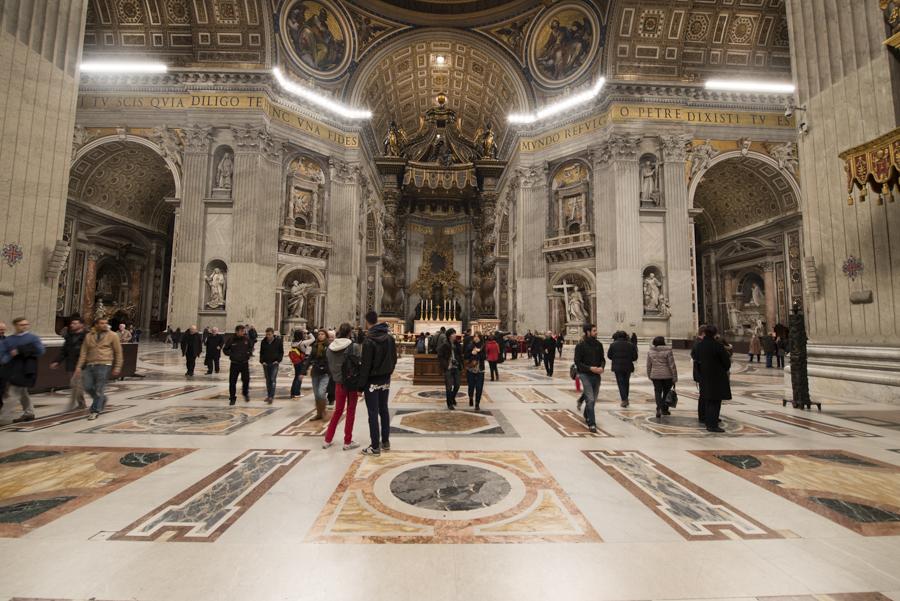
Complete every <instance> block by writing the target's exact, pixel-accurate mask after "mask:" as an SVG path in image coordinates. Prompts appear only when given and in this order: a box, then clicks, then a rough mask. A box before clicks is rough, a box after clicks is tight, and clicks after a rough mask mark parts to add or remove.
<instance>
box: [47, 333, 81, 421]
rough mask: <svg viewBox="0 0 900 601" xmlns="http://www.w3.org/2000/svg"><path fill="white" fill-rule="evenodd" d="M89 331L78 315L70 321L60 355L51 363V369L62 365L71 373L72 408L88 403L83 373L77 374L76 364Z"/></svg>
mask: <svg viewBox="0 0 900 601" xmlns="http://www.w3.org/2000/svg"><path fill="white" fill-rule="evenodd" d="M86 333H87V331H86V330H85V329H84V324H83V323H82V322H81V319H80V318H78V317H73V318H72V319H71V320H70V321H69V327H67V328H66V331H65V333H64V334H63V345H62V348H60V349H59V355H57V356H56V361H54V362H53V363H51V364H50V369H59V366H60V365H62V366H63V367H64V368H65V370H66V373H68V374H70V378H69V388H70V389H71V396H70V400H71V405H70V408H71V409H85V408H86V407H87V404H86V403H85V402H84V386H82V384H81V374H80V373H79V374H78V375H77V376H76V375H75V366H76V364H77V363H78V356H79V355H81V345H82V344H84V336H85V334H86Z"/></svg>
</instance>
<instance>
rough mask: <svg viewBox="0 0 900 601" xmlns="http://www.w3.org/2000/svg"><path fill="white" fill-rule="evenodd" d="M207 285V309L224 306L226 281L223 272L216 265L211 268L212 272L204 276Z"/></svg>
mask: <svg viewBox="0 0 900 601" xmlns="http://www.w3.org/2000/svg"><path fill="white" fill-rule="evenodd" d="M204 279H205V280H206V284H207V285H208V286H209V300H208V301H206V306H207V308H209V309H221V308H223V307H225V289H226V287H227V286H228V283H227V281H226V279H225V272H223V271H222V270H221V269H219V268H218V267H215V268H213V270H212V273H211V274H209V275H208V276H206V277H205V278H204Z"/></svg>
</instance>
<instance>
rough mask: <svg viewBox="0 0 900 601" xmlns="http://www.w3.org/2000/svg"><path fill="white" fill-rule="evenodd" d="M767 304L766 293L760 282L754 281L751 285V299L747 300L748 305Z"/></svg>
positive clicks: (760, 305) (758, 305)
mask: <svg viewBox="0 0 900 601" xmlns="http://www.w3.org/2000/svg"><path fill="white" fill-rule="evenodd" d="M765 304H766V295H765V293H764V292H763V291H762V288H760V286H759V284H757V283H756V282H753V285H752V286H751V287H750V300H749V301H747V306H748V307H763V306H765Z"/></svg>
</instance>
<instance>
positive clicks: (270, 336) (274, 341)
mask: <svg viewBox="0 0 900 601" xmlns="http://www.w3.org/2000/svg"><path fill="white" fill-rule="evenodd" d="M283 358H284V343H283V342H282V341H281V338H279V337H278V336H276V335H275V330H274V329H273V328H266V335H265V336H264V337H263V339H262V342H260V343H259V362H260V363H262V366H263V373H264V374H265V376H266V402H267V403H268V404H270V405H271V404H272V400H274V399H275V380H276V378H278V364H279V363H281V360H282V359H283Z"/></svg>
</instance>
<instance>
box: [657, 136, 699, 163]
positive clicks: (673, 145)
mask: <svg viewBox="0 0 900 601" xmlns="http://www.w3.org/2000/svg"><path fill="white" fill-rule="evenodd" d="M659 139H660V142H661V143H662V154H663V160H665V161H666V162H676V161H684V160H686V159H687V157H688V152H689V151H690V144H691V140H692V139H693V138H692V137H691V135H690V134H674V135H671V136H660V138H659Z"/></svg>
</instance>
